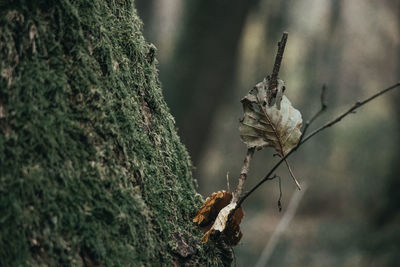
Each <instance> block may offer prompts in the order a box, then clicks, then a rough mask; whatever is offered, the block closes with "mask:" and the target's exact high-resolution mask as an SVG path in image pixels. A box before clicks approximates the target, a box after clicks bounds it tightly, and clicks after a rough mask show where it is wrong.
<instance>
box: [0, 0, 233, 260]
mask: <svg viewBox="0 0 400 267" xmlns="http://www.w3.org/2000/svg"><path fill="white" fill-rule="evenodd" d="M154 52H155V51H154V48H152V46H149V45H148V44H147V43H146V42H145V40H144V39H143V36H142V33H141V22H140V21H139V19H138V18H137V15H136V12H135V10H134V5H133V2H132V1H130V0H126V1H116V0H115V1H114V0H108V1H100V0H80V1H69V0H61V1H47V0H46V1H44V0H43V1H26V2H25V1H9V2H8V1H2V3H0V64H1V65H0V67H1V77H0V265H1V266H17V265H43V264H44V265H51V266H55V265H67V266H68V265H88V266H93V265H102V266H113V265H115V266H129V265H131V266H142V265H155V266H160V265H163V266H164V265H166V266H168V265H173V264H184V263H185V264H188V265H194V264H200V265H222V264H224V263H225V264H226V263H229V262H230V260H231V259H230V254H229V253H228V252H227V251H228V250H226V249H225V248H223V246H222V245H215V244H213V243H210V244H207V245H201V244H200V243H199V240H200V236H201V233H200V231H199V230H198V229H197V228H196V227H195V226H194V225H193V224H192V218H193V216H194V214H195V212H196V208H198V206H199V205H200V203H201V197H200V196H199V195H198V194H197V193H196V191H195V189H194V187H193V179H192V176H191V166H190V161H189V157H188V154H187V152H186V150H185V148H184V147H183V145H182V144H181V142H180V140H179V138H178V136H177V135H176V130H175V126H174V122H173V118H172V117H171V115H170V114H169V111H168V108H167V106H166V104H165V102H164V100H163V97H162V93H161V89H160V85H159V82H158V75H157V69H156V67H155V62H154V61H155V60H154ZM226 255H227V256H226Z"/></svg>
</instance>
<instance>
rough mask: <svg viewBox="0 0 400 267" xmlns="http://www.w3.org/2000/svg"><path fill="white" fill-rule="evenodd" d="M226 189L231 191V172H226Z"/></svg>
mask: <svg viewBox="0 0 400 267" xmlns="http://www.w3.org/2000/svg"><path fill="white" fill-rule="evenodd" d="M226 189H227V190H228V192H231V186H230V185H229V172H227V173H226Z"/></svg>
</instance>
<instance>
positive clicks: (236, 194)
mask: <svg viewBox="0 0 400 267" xmlns="http://www.w3.org/2000/svg"><path fill="white" fill-rule="evenodd" d="M254 151H255V147H252V148H248V149H247V153H246V157H245V158H244V161H243V165H242V170H241V171H240V177H239V181H238V184H237V186H236V189H235V192H234V193H233V198H232V201H231V202H237V201H238V200H239V199H240V197H241V196H242V191H243V185H244V182H245V181H246V178H247V173H248V172H249V167H250V161H251V158H252V157H253V155H254Z"/></svg>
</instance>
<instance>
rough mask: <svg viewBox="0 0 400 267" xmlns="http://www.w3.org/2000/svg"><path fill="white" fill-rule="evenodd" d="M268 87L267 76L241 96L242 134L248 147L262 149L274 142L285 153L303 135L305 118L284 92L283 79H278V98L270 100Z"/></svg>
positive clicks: (278, 149)
mask: <svg viewBox="0 0 400 267" xmlns="http://www.w3.org/2000/svg"><path fill="white" fill-rule="evenodd" d="M267 88H268V80H265V79H264V81H263V82H261V83H258V84H257V85H256V86H255V87H254V88H253V89H252V90H251V91H250V92H249V93H248V94H247V95H246V96H245V97H244V98H243V99H242V100H241V102H242V104H243V111H244V117H243V119H242V120H241V122H240V126H239V130H240V137H241V139H242V141H243V142H244V143H245V144H246V145H247V146H248V147H256V148H257V149H262V148H264V147H268V146H272V147H274V148H275V150H276V151H277V152H279V154H280V155H282V156H284V155H286V154H287V153H288V152H289V151H290V150H291V149H292V148H293V147H295V146H296V145H297V142H298V141H299V139H300V137H301V131H300V128H301V125H302V118H301V114H300V112H299V111H298V110H297V109H295V108H293V106H292V104H291V103H290V101H289V99H288V98H287V97H286V96H285V95H283V88H284V84H283V81H282V80H279V81H278V90H277V94H276V95H275V98H274V100H275V101H269V99H268V98H269V97H267ZM272 102H273V103H272Z"/></svg>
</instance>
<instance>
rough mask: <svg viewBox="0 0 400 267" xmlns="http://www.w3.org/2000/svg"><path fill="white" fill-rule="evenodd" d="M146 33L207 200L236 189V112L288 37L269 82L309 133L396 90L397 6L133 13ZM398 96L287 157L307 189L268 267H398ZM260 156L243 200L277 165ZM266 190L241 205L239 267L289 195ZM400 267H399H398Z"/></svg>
mask: <svg viewBox="0 0 400 267" xmlns="http://www.w3.org/2000/svg"><path fill="white" fill-rule="evenodd" d="M136 7H137V9H138V12H139V15H140V16H141V18H142V20H143V22H144V26H143V27H144V34H145V37H146V38H147V40H148V41H150V42H152V43H154V44H155V45H156V47H157V48H158V52H157V53H158V54H157V57H158V60H159V70H160V76H161V82H162V88H163V92H164V95H165V98H166V100H167V102H168V105H169V107H170V109H171V112H172V114H173V115H174V117H175V119H176V123H177V126H178V128H179V134H180V136H181V139H182V141H183V142H184V143H185V145H186V146H187V148H188V150H189V153H190V155H191V157H192V161H193V164H194V167H195V170H194V174H195V177H196V178H197V181H198V184H199V189H198V190H199V192H200V193H202V194H203V195H204V196H205V197H206V196H208V195H209V194H210V193H212V192H214V191H217V190H221V189H226V173H227V172H229V173H230V183H231V187H234V186H235V185H236V181H237V177H238V175H239V172H240V167H241V165H242V161H243V158H244V155H245V151H246V147H245V145H244V144H243V143H242V142H241V141H240V138H239V131H238V120H239V118H240V117H241V116H242V106H241V103H240V99H241V97H242V96H244V95H245V94H246V93H247V92H248V90H249V89H250V88H251V87H252V86H254V85H255V84H256V83H257V82H259V81H261V80H262V79H263V78H264V77H265V76H266V75H268V74H269V73H270V72H271V71H272V66H273V60H274V57H275V53H276V43H277V41H278V40H280V37H281V34H282V32H283V31H288V32H289V38H288V44H287V46H286V50H285V54H284V58H283V63H282V64H283V65H282V68H281V71H280V78H281V79H283V80H284V81H285V82H286V88H287V90H286V94H287V96H288V97H289V98H290V100H291V102H292V103H293V105H294V107H296V108H297V109H299V110H300V111H301V113H302V115H303V120H304V121H305V120H307V119H309V118H310V117H311V116H312V115H313V114H314V113H315V112H316V111H317V110H318V109H319V107H320V100H319V95H320V90H321V87H322V85H323V84H326V86H327V89H328V91H327V100H328V111H327V112H325V113H324V114H323V116H321V117H320V118H319V119H318V120H317V121H316V122H315V123H314V125H313V127H311V128H315V127H318V126H319V125H321V124H322V123H323V122H324V121H326V120H328V119H330V118H332V117H334V116H336V115H337V114H339V113H340V112H341V111H343V110H344V109H346V108H347V107H349V106H350V105H352V104H353V103H354V102H355V101H356V100H358V99H363V98H365V97H367V96H369V95H371V94H373V93H375V92H376V91H377V90H380V89H383V88H386V87H388V86H389V85H392V84H394V83H396V82H397V81H398V80H400V1H397V0H384V1H375V0H350V1H344V0H297V1H294V0H283V1H268V0H247V1H229V0H217V1H215V0H213V1H211V0H191V1H183V0H136ZM399 103H400V91H399V90H398V89H397V90H395V91H392V92H390V93H389V94H387V95H385V96H383V97H381V98H379V99H376V100H374V101H373V102H372V103H370V104H368V105H367V106H364V107H362V108H361V109H359V110H358V111H357V114H353V115H350V116H349V117H347V118H345V119H344V120H343V121H342V122H340V123H339V124H338V125H336V126H335V127H333V128H330V129H328V130H327V131H325V132H324V133H322V134H321V135H318V136H317V137H316V138H313V140H311V141H310V142H308V143H306V144H305V145H304V146H303V147H302V148H301V149H300V150H299V151H297V152H296V153H295V155H294V156H293V157H291V158H290V162H291V164H292V168H293V170H294V172H295V174H296V175H297V178H298V179H299V180H300V182H301V183H302V184H307V185H308V186H307V188H308V189H307V190H306V191H305V193H304V197H303V198H302V199H301V202H300V205H299V207H298V209H297V212H296V215H295V217H294V219H293V220H292V221H291V223H290V225H289V227H288V228H287V229H286V231H285V232H284V234H283V235H282V237H281V238H280V240H279V242H278V244H277V246H276V248H275V250H274V251H273V253H272V255H271V258H270V259H269V264H271V265H272V266H396V264H398V263H399V262H400V253H399V251H400V177H399V176H400V164H399V161H400V134H399V131H400V104H399ZM273 153H274V152H273V151H272V150H271V149H266V150H265V151H262V152H257V153H256V155H255V157H254V159H253V161H252V166H251V169H250V174H249V178H248V181H247V185H246V188H247V189H249V188H250V187H251V186H252V185H254V184H255V183H256V182H257V181H258V180H259V179H260V178H262V177H263V175H265V174H266V172H267V171H268V170H269V169H270V168H271V166H272V165H273V164H274V162H276V161H277V159H276V158H273V157H272V154H273ZM277 174H279V175H280V176H281V177H282V190H283V201H282V204H283V211H282V212H281V213H280V212H279V211H278V208H277V200H278V196H279V188H278V186H277V182H276V181H271V182H268V183H266V184H264V185H263V186H262V187H261V188H260V189H259V190H258V191H256V193H255V194H254V195H252V196H251V197H250V198H249V199H248V201H247V202H246V203H245V204H244V208H245V211H246V216H245V218H244V221H243V222H242V231H243V233H244V236H243V238H242V241H241V243H240V244H239V245H238V246H237V247H235V252H236V256H237V263H238V266H252V265H254V264H255V263H256V261H257V259H258V258H259V256H260V254H261V252H262V251H263V249H264V247H265V245H266V244H267V242H268V240H269V239H270V237H271V235H272V233H273V231H274V230H275V228H276V226H277V224H278V223H279V221H280V219H281V218H282V216H283V215H284V213H285V210H286V208H287V205H288V203H289V201H290V199H291V196H292V194H293V192H295V190H296V188H295V185H294V183H293V182H292V180H291V178H290V176H289V174H288V171H287V170H286V169H285V167H283V166H282V167H281V168H280V169H279V170H278V172H277ZM397 266H398V265H397Z"/></svg>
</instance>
